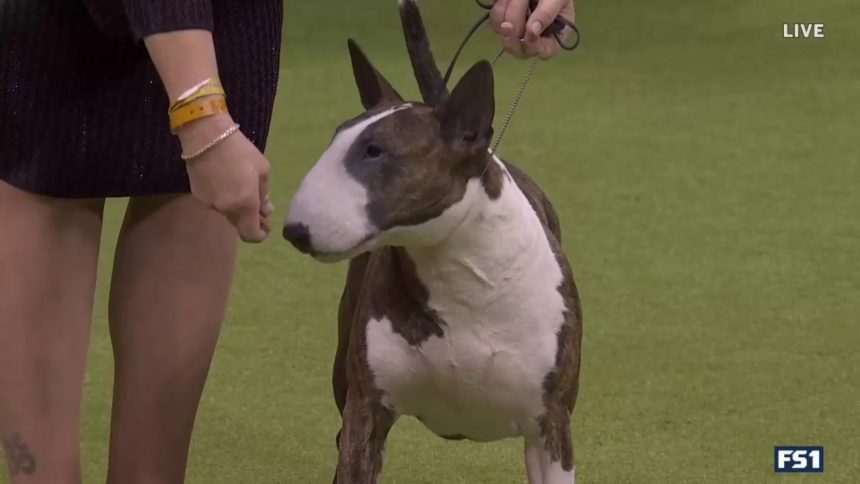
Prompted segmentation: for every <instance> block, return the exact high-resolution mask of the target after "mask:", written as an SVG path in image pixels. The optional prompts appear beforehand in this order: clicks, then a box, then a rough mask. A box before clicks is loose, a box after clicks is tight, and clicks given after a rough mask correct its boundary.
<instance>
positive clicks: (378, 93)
mask: <svg viewBox="0 0 860 484" xmlns="http://www.w3.org/2000/svg"><path fill="white" fill-rule="evenodd" d="M349 53H350V57H351V59H352V68H353V73H354V75H355V82H356V84H357V85H358V92H359V95H360V97H361V102H362V104H363V105H364V108H365V109H366V111H365V112H364V113H362V114H360V115H358V116H356V117H354V118H352V119H350V120H348V121H346V122H345V123H343V124H341V125H340V127H338V128H337V130H336V131H335V134H334V138H333V139H332V141H331V144H330V145H329V147H328V148H327V149H326V150H325V152H323V154H322V156H321V157H320V159H319V161H317V163H316V164H315V165H314V166H313V168H312V169H311V170H310V172H309V173H308V174H307V176H306V177H305V179H304V180H303V181H302V184H301V186H300V187H299V190H298V192H297V193H296V195H295V196H294V198H293V201H292V204H291V206H290V211H289V215H288V216H287V220H286V223H285V226H284V237H285V238H286V239H287V240H289V241H290V242H292V243H293V245H295V246H296V247H297V248H298V249H299V250H301V251H302V252H306V253H308V254H311V255H312V256H314V257H315V258H317V259H319V260H322V261H337V260H342V259H346V258H350V257H353V256H355V255H357V254H360V253H362V252H365V251H368V250H372V249H374V248H376V247H379V246H381V245H405V246H408V245H413V244H420V245H432V244H434V243H436V242H438V241H439V240H441V238H442V237H444V236H445V235H447V234H448V233H450V231H451V230H452V229H453V227H454V226H455V225H456V224H457V223H458V222H459V221H460V220H462V218H463V216H464V214H463V213H462V212H463V211H464V210H465V208H464V207H463V206H464V205H467V204H464V203H459V202H461V201H462V200H463V199H464V196H466V192H467V185H468V184H469V183H468V182H469V181H470V180H472V179H476V178H478V177H480V175H481V173H482V171H483V169H484V166H485V164H486V162H487V156H488V153H487V148H488V146H489V143H490V139H491V138H492V122H493V114H494V96H493V73H492V69H491V67H490V64H489V63H488V62H486V61H482V62H478V63H476V64H475V65H474V66H472V68H471V69H469V70H468V72H466V74H465V75H464V76H463V77H462V79H461V80H460V81H459V83H458V84H457V86H456V87H455V88H454V89H453V91H451V93H450V95H448V94H447V92H445V93H444V96H440V100H439V101H438V103H436V104H437V105H428V104H423V103H407V102H404V101H403V99H402V98H401V97H400V95H399V94H397V92H396V91H395V90H394V88H392V87H391V85H390V84H389V83H388V81H387V80H385V78H384V77H383V76H382V75H381V74H380V73H379V71H377V70H376V68H375V67H373V65H372V64H371V63H370V61H369V60H368V59H367V57H366V56H365V55H364V53H363V52H362V50H361V49H360V48H359V47H358V45H357V44H356V43H355V42H353V41H350V42H349ZM413 61H414V59H413Z"/></svg>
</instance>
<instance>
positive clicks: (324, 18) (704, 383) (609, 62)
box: [82, 0, 860, 484]
mask: <svg viewBox="0 0 860 484" xmlns="http://www.w3.org/2000/svg"><path fill="white" fill-rule="evenodd" d="M422 7H423V9H424V12H425V16H426V20H427V24H428V29H429V31H430V34H431V36H432V39H433V41H434V47H435V51H436V53H437V57H438V59H439V60H440V62H447V60H448V59H449V58H450V55H451V53H452V52H453V50H454V48H455V47H456V44H457V43H458V42H459V40H460V38H461V36H462V34H463V32H464V31H465V29H466V28H468V26H469V25H471V23H472V21H473V18H474V17H476V16H477V15H479V11H478V10H477V9H476V8H475V7H474V6H473V4H472V3H471V2H470V1H468V0H457V1H453V0H449V1H441V0H435V1H433V0H425V1H423V2H422ZM578 17H579V21H578V23H579V24H580V26H581V28H582V31H583V44H582V48H581V50H579V51H577V52H576V53H575V54H573V55H562V56H560V57H559V58H557V59H555V60H554V61H552V62H550V63H545V64H541V65H540V66H538V69H537V71H536V73H535V76H534V79H533V81H532V83H531V84H530V86H529V88H528V91H527V93H526V95H525V97H524V100H523V104H522V106H521V109H520V111H519V112H518V114H517V116H516V118H515V119H514V122H513V125H512V128H511V129H510V131H509V133H508V135H507V137H506V139H505V141H504V143H503V144H502V147H501V150H500V153H501V154H502V155H503V156H504V157H506V158H507V159H509V160H511V161H513V162H515V163H516V164H518V165H519V166H521V167H523V168H524V169H526V170H527V171H528V172H529V173H530V174H532V175H533V177H534V178H536V179H537V180H538V181H539V182H540V183H541V184H542V186H543V187H544V189H545V190H546V191H547V192H548V194H549V195H550V197H551V198H552V200H553V201H554V203H555V206H556V208H557V210H558V212H559V214H560V216H561V220H562V224H563V228H564V232H565V234H566V239H565V246H566V249H567V252H568V254H569V256H570V259H571V261H572V263H573V265H574V268H575V271H576V275H577V282H578V284H579V287H580V290H581V293H582V300H583V306H584V311H585V340H584V349H583V354H584V364H583V372H582V385H581V388H582V390H581V393H580V400H579V405H578V406H577V409H576V412H575V419H574V425H573V435H574V441H575V445H576V455H577V477H578V478H579V479H578V481H579V482H584V483H609V484H616V483H706V482H713V483H726V482H736V483H762V482H792V483H794V482H828V483H837V482H838V483H854V482H860V477H858V476H860V433H858V431H860V356H858V351H857V349H858V344H860V328H858V309H860V302H858V296H860V274H858V260H860V244H858V240H860V221H858V218H860V217H858V213H860V195H858V192H857V189H856V187H857V182H858V181H860V156H858V152H860V150H858V145H857V143H858V140H860V136H858V121H860V116H858V113H857V110H858V106H860V103H858V101H860V55H858V54H860V52H858V50H860V49H858V48H860V27H858V25H860V2H857V1H856V0H815V1H810V0H745V1H741V0H697V1H682V0H649V1H644V0H601V1H582V2H580V5H579V9H578ZM783 22H823V23H825V24H826V34H827V37H826V39H824V40H787V39H783V38H782V24H783ZM347 37H355V38H357V39H358V40H359V42H360V43H361V44H362V46H363V47H364V48H365V50H366V51H367V52H368V54H369V55H370V57H371V58H372V59H373V60H374V61H375V62H376V63H377V65H378V67H379V68H380V69H381V70H382V71H383V72H384V73H385V74H386V75H387V76H388V77H389V79H390V80H391V81H392V83H393V84H394V85H395V86H396V87H398V89H400V91H401V92H402V93H403V94H406V95H408V96H409V97H411V98H416V97H417V95H416V93H417V89H416V88H415V83H414V81H413V79H412V78H411V72H410V70H409V67H408V64H407V58H406V54H405V49H404V47H403V43H402V37H401V33H400V27H399V21H398V17H397V9H396V6H395V2H394V0H385V1H381V0H373V1H371V0H351V1H348V2H347V1H343V2H322V1H315V2H312V1H303V2H302V1H292V0H287V1H286V19H285V44H284V47H285V48H284V53H283V60H284V62H283V66H282V70H281V84H280V90H279V94H278V101H277V107H276V111H275V119H274V124H273V128H272V131H271V135H270V143H269V149H268V151H267V154H268V156H269V158H270V159H271V161H272V164H273V176H274V187H273V197H274V200H275V201H276V203H277V204H278V207H279V211H278V214H277V217H278V220H276V225H279V224H280V218H281V217H282V215H283V213H284V211H285V210H286V208H287V206H288V202H289V199H290V196H291V194H292V193H293V192H294V190H295V188H296V187H297V185H298V183H299V182H300V180H301V177H302V176H303V174H304V173H305V172H306V171H307V170H308V169H309V168H310V166H311V165H312V164H313V162H314V161H315V160H316V159H317V157H318V156H319V154H320V153H321V152H322V150H323V149H324V148H325V146H326V144H327V143H328V141H329V139H330V137H331V134H332V132H333V130H334V127H335V126H336V125H337V124H338V123H339V122H341V121H343V120H344V119H346V118H348V117H351V116H353V115H355V114H357V113H358V112H359V111H360V107H359V103H358V98H357V94H356V92H355V88H354V85H353V82H352V77H351V71H350V68H349V63H348V58H347V54H346V47H345V41H346V38H347ZM496 48H497V40H496V39H494V38H493V36H492V35H491V34H490V33H489V32H488V31H483V32H482V33H481V34H479V35H478V36H477V37H476V39H475V41H474V42H473V43H472V44H470V46H469V48H468V51H467V54H466V60H464V61H463V63H462V64H461V66H460V67H461V69H460V70H458V73H462V72H463V69H464V68H465V67H466V66H468V64H469V63H470V62H471V61H474V60H476V59H477V58H479V57H490V56H492V55H493V54H494V52H495V50H496ZM526 65H527V64H526V63H523V62H517V61H514V60H512V59H510V58H503V59H502V61H500V65H499V66H498V68H497V98H498V105H499V112H504V111H505V110H506V108H507V106H508V105H509V103H510V101H511V99H512V98H513V93H514V91H515V88H516V86H517V85H518V84H519V82H520V79H521V76H522V74H523V73H524V70H525V68H526ZM455 77H456V76H455ZM497 121H499V120H498V119H497ZM122 206H123V205H122V203H121V202H114V203H112V204H111V205H110V208H109V216H108V225H107V229H106V231H105V245H104V249H105V250H104V256H103V258H102V268H103V270H102V272H101V276H102V277H101V282H100V285H99V293H98V298H97V312H96V316H95V321H94V330H93V344H92V349H91V358H90V366H89V371H88V374H87V387H86V390H87V393H86V399H85V405H84V418H83V431H82V432H83V436H82V438H83V459H84V469H85V482H87V483H94V482H103V480H104V474H105V467H106V453H107V445H106V444H107V432H108V418H109V408H110V407H109V405H110V402H109V400H110V390H111V376H112V371H111V356H110V345H109V342H108V337H107V329H106V311H105V308H106V295H107V281H108V270H109V268H110V264H111V253H112V249H113V245H114V244H113V242H114V239H115V237H116V232H117V230H118V226H119V221H120V219H121V211H122ZM343 272H344V266H343V265H337V266H329V265H322V264H317V263H314V262H313V261H311V260H308V259H306V258H304V257H302V256H300V255H299V254H298V253H297V252H295V251H294V250H292V249H291V248H290V247H289V246H288V244H286V243H285V242H283V241H282V240H281V239H280V238H279V237H273V238H272V240H270V241H269V242H268V243H266V244H264V245H261V246H257V247H251V246H246V247H243V248H242V252H241V260H240V264H239V270H238V276H237V280H236V284H235V290H234V293H233V298H232V303H231V306H230V311H229V319H228V321H227V324H226V326H225V329H224V332H223V336H222V339H221V343H220V347H219V350H218V354H217V357H216V360H215V363H214V366H213V369H212V374H211V378H210V380H209V383H208V387H207V390H206V393H205V396H204V400H203V403H202V407H201V411H200V415H199V419H198V425H197V431H196V434H195V438H194V443H193V449H192V455H191V460H190V468H189V471H188V481H189V482H190V483H192V484H195V483H198V484H219V483H231V484H234V483H327V482H330V479H331V475H332V471H333V465H334V461H335V450H334V434H335V432H336V430H337V427H338V417H337V412H336V410H335V407H334V403H333V400H332V398H331V392H330V386H329V371H330V365H331V360H332V356H333V352H334V346H335V312H336V304H337V298H338V296H339V291H340V288H341V281H342V277H343ZM779 444H806V445H815V444H821V445H824V446H825V448H826V472H825V473H824V474H823V475H818V476H775V475H774V474H773V469H772V465H773V446H774V445H779ZM388 449H389V451H388V453H387V455H386V458H387V460H386V468H385V474H384V477H383V479H384V481H385V482H388V483H407V484H412V483H452V484H453V483H463V484H467V483H468V484H472V483H522V482H525V473H524V467H523V463H522V444H521V442H519V441H517V440H511V441H505V442H500V443H496V444H489V445H487V444H474V443H465V442H459V443H452V442H446V441H443V440H441V439H439V438H437V437H435V436H434V435H432V434H431V433H429V432H428V431H426V430H424V429H423V428H422V427H421V426H420V425H419V424H418V423H417V422H415V421H414V420H412V419H409V418H405V419H402V420H401V421H400V423H399V424H398V425H397V426H396V427H395V429H394V431H393V432H392V435H391V438H390V441H389V446H388Z"/></svg>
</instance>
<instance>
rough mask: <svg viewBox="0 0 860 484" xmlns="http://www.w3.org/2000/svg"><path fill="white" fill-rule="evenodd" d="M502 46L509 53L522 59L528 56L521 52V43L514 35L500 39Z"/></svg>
mask: <svg viewBox="0 0 860 484" xmlns="http://www.w3.org/2000/svg"><path fill="white" fill-rule="evenodd" d="M502 46H503V47H504V48H505V51H506V52H507V53H509V54H511V55H512V56H514V57H519V58H520V59H524V58H526V57H528V56H527V55H526V53H525V52H523V43H522V41H520V40H519V39H517V38H514V37H505V38H504V39H503V40H502Z"/></svg>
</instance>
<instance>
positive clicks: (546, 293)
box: [367, 244, 565, 441]
mask: <svg viewBox="0 0 860 484" xmlns="http://www.w3.org/2000/svg"><path fill="white" fill-rule="evenodd" d="M545 249H546V250H541V251H540V253H539V254H536V255H535V257H534V258H532V259H530V261H529V262H530V263H531V264H532V266H531V267H530V268H529V270H528V271H527V273H526V277H525V279H526V280H516V281H511V282H510V285H509V287H506V288H505V289H504V291H502V293H501V294H496V297H495V298H494V299H493V301H492V303H489V304H487V305H486V306H483V305H482V307H483V309H482V310H480V311H475V310H472V309H468V308H467V305H465V304H463V303H462V302H458V301H457V300H455V299H454V298H453V297H447V296H446V295H445V292H446V291H441V290H440V291H434V289H433V286H432V284H430V300H429V304H428V305H429V307H430V308H432V309H433V310H435V311H436V312H437V313H438V315H439V316H440V317H441V319H443V320H444V321H445V325H444V326H443V331H444V334H443V335H442V336H441V337H438V336H431V337H429V338H428V339H426V340H425V341H423V342H422V343H420V344H418V345H415V346H413V345H410V344H409V343H408V342H407V341H406V340H405V339H404V338H403V337H401V336H400V335H399V334H398V333H397V332H396V331H395V330H394V328H393V327H392V321H391V320H389V319H388V318H386V317H383V318H380V319H373V320H371V321H369V322H368V325H367V348H368V363H369V365H370V369H371V370H372V372H373V375H374V382H375V384H376V386H377V388H379V389H381V390H382V391H383V392H384V393H385V398H386V400H384V403H386V404H387V405H389V406H390V407H391V408H392V409H393V410H395V411H396V412H397V413H400V414H405V415H413V416H416V417H418V418H419V419H420V420H421V421H422V422H423V423H424V425H426V426H427V427H428V428H429V429H430V430H432V431H433V432H434V433H436V434H438V435H441V436H444V437H454V438H461V437H466V438H469V439H472V440H478V441H491V440H498V439H501V438H506V437H512V436H516V435H520V434H521V433H522V432H524V431H526V429H525V428H524V427H525V426H529V425H534V424H535V421H536V420H535V419H536V418H537V417H539V416H540V415H541V414H542V413H543V411H544V404H543V393H544V390H543V384H544V380H545V378H546V375H547V374H548V373H549V372H550V371H551V370H552V369H553V368H554V366H555V359H556V352H557V348H558V331H559V328H560V327H561V325H562V324H563V322H564V309H565V308H564V300H563V298H562V296H561V294H560V293H559V292H558V287H559V284H560V282H561V279H562V275H561V272H560V269H559V268H558V264H557V263H556V261H555V258H554V256H553V254H552V253H551V250H550V249H549V246H548V244H547V246H546V248H545ZM461 289H462V290H461ZM464 290H466V289H463V288H451V290H450V291H447V292H448V293H450V294H459V297H458V299H459V301H463V299H462V296H463V294H462V293H463V291H464ZM480 297H481V295H480V294H475V295H474V298H480ZM467 299H470V300H472V301H474V299H473V298H468V297H467ZM395 324H396V323H395Z"/></svg>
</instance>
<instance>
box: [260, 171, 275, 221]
mask: <svg viewBox="0 0 860 484" xmlns="http://www.w3.org/2000/svg"><path fill="white" fill-rule="evenodd" d="M274 211H275V205H274V204H273V203H272V199H271V198H270V194H269V170H268V168H267V169H266V170H264V171H263V173H261V174H260V215H262V216H263V217H268V216H269V215H271V214H272V212H274Z"/></svg>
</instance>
